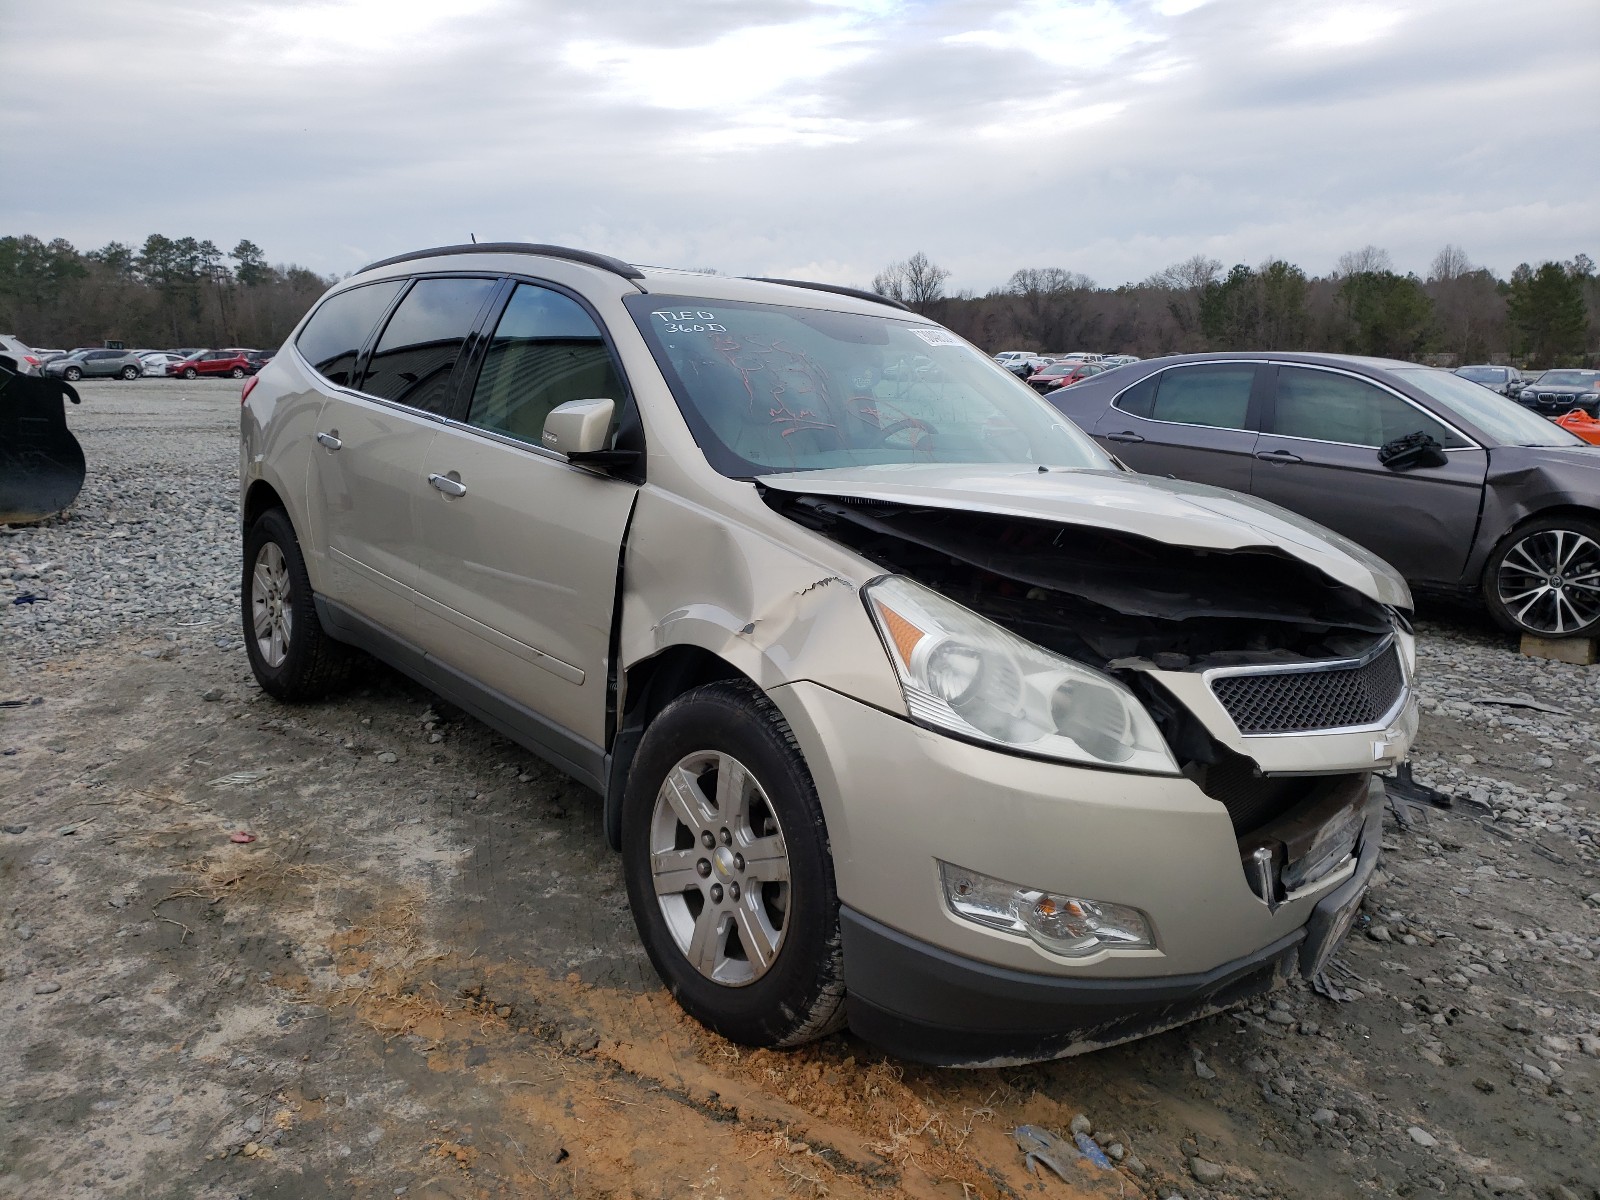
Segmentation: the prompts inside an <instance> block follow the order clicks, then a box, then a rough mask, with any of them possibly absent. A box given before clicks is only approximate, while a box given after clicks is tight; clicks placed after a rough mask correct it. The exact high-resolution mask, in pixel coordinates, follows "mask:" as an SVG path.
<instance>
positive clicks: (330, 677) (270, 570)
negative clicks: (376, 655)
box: [239, 508, 351, 701]
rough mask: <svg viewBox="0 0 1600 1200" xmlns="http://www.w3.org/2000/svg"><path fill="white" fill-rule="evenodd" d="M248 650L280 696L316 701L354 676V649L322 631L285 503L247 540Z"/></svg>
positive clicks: (262, 678) (268, 688) (243, 599)
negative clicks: (351, 649)
mask: <svg viewBox="0 0 1600 1200" xmlns="http://www.w3.org/2000/svg"><path fill="white" fill-rule="evenodd" d="M239 599H240V607H241V609H242V616H243V618H244V642H245V651H246V653H247V654H248V656H249V658H250V669H251V670H252V671H254V672H255V677H256V680H257V682H259V683H260V684H261V687H262V690H263V691H265V692H267V693H268V694H269V695H272V696H275V697H277V698H278V699H279V700H286V701H296V700H317V699H320V698H321V697H323V696H325V695H327V693H328V692H330V691H332V690H333V689H334V688H336V687H338V686H339V685H340V684H342V683H343V682H344V681H345V680H346V678H348V676H349V667H350V661H351V652H350V649H349V648H348V647H347V646H344V645H342V644H341V643H339V642H336V641H334V640H333V639H332V638H330V637H329V636H328V635H327V634H326V633H324V632H323V629H322V622H321V621H319V620H318V619H317V607H316V601H315V598H314V597H313V595H312V592H311V580H310V577H309V576H307V574H306V563H305V558H304V557H303V556H302V555H301V553H300V542H299V540H298V539H297V538H296V537H295V535H294V526H292V525H291V524H290V523H289V517H288V515H287V514H286V513H285V512H284V511H283V509H281V508H272V509H268V510H267V511H266V512H264V513H262V514H261V516H260V517H258V518H257V519H256V522H255V524H254V525H252V526H251V527H250V532H249V533H248V534H246V535H245V539H244V579H243V582H242V585H241V587H240V596H239Z"/></svg>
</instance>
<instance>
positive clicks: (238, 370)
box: [228, 367, 244, 379]
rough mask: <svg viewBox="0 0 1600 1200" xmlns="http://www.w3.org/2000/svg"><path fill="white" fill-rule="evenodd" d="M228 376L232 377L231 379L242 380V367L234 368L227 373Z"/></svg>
mask: <svg viewBox="0 0 1600 1200" xmlns="http://www.w3.org/2000/svg"><path fill="white" fill-rule="evenodd" d="M228 374H229V375H231V376H233V378H235V379H243V378H244V368H243V367H235V368H234V369H233V370H231V371H229V372H228Z"/></svg>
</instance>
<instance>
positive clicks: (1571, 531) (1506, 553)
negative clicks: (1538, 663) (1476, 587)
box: [1483, 516, 1600, 638]
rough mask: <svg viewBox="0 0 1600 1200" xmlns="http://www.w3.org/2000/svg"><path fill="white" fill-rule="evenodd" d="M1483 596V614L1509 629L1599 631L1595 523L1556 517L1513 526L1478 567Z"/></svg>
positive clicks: (1542, 633)
mask: <svg viewBox="0 0 1600 1200" xmlns="http://www.w3.org/2000/svg"><path fill="white" fill-rule="evenodd" d="M1483 598H1484V601H1485V603H1487V605H1488V607H1489V615H1490V616H1492V617H1493V618H1494V619H1495V622H1496V623H1497V624H1498V625H1500V627H1501V628H1503V629H1506V630H1508V631H1509V632H1512V633H1523V634H1528V633H1531V634H1534V635H1535V636H1537V637H1558V638H1569V637H1573V638H1576V637H1593V636H1595V635H1596V634H1597V633H1600V523H1597V522H1596V521H1594V520H1591V519H1588V518H1586V517H1570V516H1559V517H1546V518H1545V519H1543V520H1539V521H1530V522H1529V523H1528V524H1526V525H1522V526H1519V527H1518V528H1516V529H1513V530H1512V531H1511V532H1510V533H1508V534H1506V536H1505V537H1503V538H1502V539H1501V540H1500V544H1499V545H1498V546H1496V547H1495V548H1494V553H1492V554H1491V555H1490V556H1489V563H1488V565H1487V566H1486V567H1484V570H1483Z"/></svg>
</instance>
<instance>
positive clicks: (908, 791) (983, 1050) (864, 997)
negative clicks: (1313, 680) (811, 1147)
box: [770, 683, 1409, 1064]
mask: <svg viewBox="0 0 1600 1200" xmlns="http://www.w3.org/2000/svg"><path fill="white" fill-rule="evenodd" d="M770 695H771V696H772V698H773V700H774V702H775V703H777V705H778V707H779V708H780V709H781V710H782V711H783V713H784V716H785V717H786V718H787V720H788V723H789V726H790V728H791V729H792V730H793V732H794V735H795V737H796V739H797V740H798V742H799V743H800V748H801V751H802V753H803V754H804V755H805V758H806V762H807V765H808V766H809V767H810V770H811V774H812V778H813V780H814V781H815V783H816V787H817V794H818V798H819V799H820V800H821V802H822V807H823V812H824V815H825V818H826V820H827V828H828V837H829V842H830V847H831V850H832V853H833V862H834V875H835V881H836V884H837V888H838V894H839V899H840V901H841V905H842V917H841V919H842V922H843V927H844V938H845V943H844V945H845V963H844V969H845V987H846V990H847V992H848V994H849V1001H848V1005H849V1015H850V1022H851V1025H852V1028H854V1029H855V1030H856V1031H857V1032H858V1033H860V1034H861V1035H862V1036H864V1037H866V1038H868V1039H869V1040H872V1041H874V1042H876V1043H878V1044H880V1045H883V1046H884V1047H886V1048H888V1049H890V1050H893V1051H894V1052H895V1053H897V1054H900V1055H902V1056H904V1057H907V1058H911V1059H918V1060H922V1061H928V1062H935V1063H947V1064H958V1063H963V1064H979V1063H989V1062H1001V1061H1031V1060H1037V1059H1041V1058H1051V1057H1059V1056H1063V1055H1069V1054H1075V1053H1079V1052H1082V1051H1085V1050H1090V1049H1094V1048H1096V1047H1099V1046H1104V1045H1110V1044H1113V1043H1115V1042H1120V1041H1125V1040H1128V1039H1130V1038H1135V1037H1140V1036H1143V1035H1145V1034H1148V1033H1153V1032H1156V1031H1158V1030H1160V1029H1165V1028H1169V1027H1171V1026H1173V1025H1178V1024H1181V1023H1183V1022H1185V1021H1188V1020H1192V1019H1194V1018H1195V1017H1198V1016H1202V1015H1205V1014H1206V1013H1209V1012H1214V1011H1217V1010H1218V1009H1220V1008H1223V1007H1226V1006H1228V1005H1230V1004H1233V1003H1236V1002H1237V1001H1238V1000H1240V999H1243V998H1245V997H1246V996H1249V995H1253V994H1256V993H1259V992H1261V991H1265V990H1267V989H1270V988H1271V987H1273V986H1275V985H1276V984H1277V983H1279V982H1281V981H1282V980H1283V979H1284V978H1285V977H1286V976H1288V975H1291V974H1293V973H1295V972H1296V971H1299V970H1302V969H1304V968H1307V967H1309V966H1310V965H1312V964H1314V963H1315V962H1316V961H1317V960H1318V959H1319V958H1320V955H1321V951H1322V949H1323V944H1324V943H1325V942H1326V941H1327V940H1328V938H1329V937H1330V936H1335V935H1337V934H1340V933H1342V932H1343V929H1342V927H1341V918H1344V917H1347V916H1349V915H1351V914H1352V913H1353V910H1354V906H1355V905H1356V904H1359V902H1360V898H1361V895H1362V893H1363V892H1364V890H1365V888H1366V885H1367V880H1368V878H1369V876H1370V874H1371V872H1372V870H1373V868H1374V866H1375V864H1376V860H1377V853H1378V828H1379V823H1380V822H1381V818H1382V784H1381V781H1379V780H1378V779H1377V777H1376V776H1369V779H1368V784H1367V791H1366V796H1365V800H1364V803H1363V810H1362V811H1363V813H1364V824H1363V827H1362V833H1361V840H1360V845H1359V850H1358V851H1357V854H1356V856H1355V861H1354V862H1351V861H1350V860H1348V859H1347V860H1345V865H1344V866H1342V867H1338V868H1335V869H1333V870H1330V871H1329V872H1328V873H1327V874H1326V875H1324V876H1323V877H1322V879H1321V880H1319V881H1318V882H1314V883H1312V884H1310V885H1307V886H1305V887H1304V888H1302V889H1300V890H1299V891H1296V892H1294V893H1292V894H1290V895H1287V896H1285V897H1283V898H1281V899H1280V901H1279V902H1278V903H1277V904H1276V906H1275V907H1274V906H1269V905H1268V904H1267V903H1264V902H1263V900H1262V899H1260V898H1259V897H1258V896H1257V895H1256V894H1255V893H1254V892H1253V891H1252V890H1251V887H1250V884H1249V882H1248V880H1247V878H1246V875H1245V870H1244V867H1243V865H1242V863H1241V857H1240V856H1241V848H1240V842H1239V838H1238V836H1237V835H1236V834H1235V832H1234V829H1233V825H1232V822H1231V821H1230V819H1229V816H1228V812H1227V810H1226V809H1225V808H1224V806H1223V804H1222V803H1221V802H1220V801H1217V800H1214V799H1212V798H1211V797H1209V796H1207V795H1206V794H1205V793H1203V792H1202V791H1201V790H1200V788H1199V787H1197V786H1196V785H1195V784H1194V783H1193V782H1192V781H1190V780H1189V779H1186V778H1182V777H1173V776H1157V775H1138V774H1131V773H1125V772H1116V771H1105V770H1096V769H1091V768H1086V767H1078V766H1073V765H1070V764H1066V763H1059V762H1045V761H1040V760H1036V759H1028V758H1022V757H1019V756H1016V755H1012V754H1006V753H1002V752H999V751H995V750H991V749H989V748H987V747H983V746H978V745H973V744H971V743H967V742H962V741H958V740H956V739H953V738H949V737H946V736H944V735H942V734H939V733H935V732H933V731H930V730H927V729H923V728H921V727H919V726H916V725H913V724H912V723H910V722H908V721H906V720H905V719H903V718H900V717H896V716H894V715H892V714H890V713H885V712H883V711H881V710H879V709H875V708H872V707H871V706H869V705H865V704H862V703H860V702H859V701H855V700H852V699H850V698H849V697H846V696H842V695H840V694H839V693H837V692H833V691H831V690H829V689H827V688H823V687H820V686H818V685H816V684H811V683H793V684H786V685H783V686H780V687H777V688H774V689H772V691H771V692H770ZM1405 740H1409V739H1405ZM1368 753H1369V754H1370V750H1369V752H1368ZM1369 761H1370V759H1369ZM941 860H942V861H945V862H949V863H954V864H957V865H959V866H961V867H963V868H965V869H967V870H970V871H977V872H981V873H983V874H986V875H990V876H992V877H994V878H997V879H1004V880H1009V881H1012V882H1014V883H1016V884H1018V885H1020V886H1025V887H1030V888H1038V889H1040V890H1044V891H1052V892H1056V893H1058V894H1064V895H1077V896H1088V897H1092V898H1094V899H1097V900H1102V901H1109V902H1111V903H1114V904H1125V905H1130V906H1133V907H1135V908H1138V909H1140V910H1141V911H1142V912H1143V913H1145V914H1146V915H1147V917H1148V918H1149V921H1150V924H1151V927H1152V929H1153V930H1154V932H1155V937H1156V947H1157V948H1156V949H1153V950H1151V949H1144V950H1109V949H1108V950H1102V951H1100V952H1099V953H1098V954H1095V955H1091V956H1088V957H1085V958H1081V959H1069V958H1064V957H1062V956H1059V955H1055V954H1051V953H1049V952H1047V951H1045V950H1044V949H1042V948H1041V947H1039V946H1038V945H1036V944H1035V943H1034V942H1033V941H1032V940H1030V939H1028V938H1026V937H1023V936H1018V935H1015V934H1011V933H1007V932H1002V931H999V930H993V929H988V928H985V927H982V926H978V925H975V924H973V923H972V922H970V921H966V920H963V919H961V918H959V917H957V916H955V915H954V914H953V913H951V911H950V910H949V908H948V907H947V905H946V903H945V899H944V893H943V887H942V884H941V882H940V879H939V871H938V863H939V861H941ZM1308 955H1309V957H1308Z"/></svg>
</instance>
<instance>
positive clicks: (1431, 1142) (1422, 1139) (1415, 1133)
mask: <svg viewBox="0 0 1600 1200" xmlns="http://www.w3.org/2000/svg"><path fill="white" fill-rule="evenodd" d="M1406 1132H1407V1133H1409V1134H1410V1135H1411V1140H1412V1141H1413V1142H1415V1143H1416V1144H1417V1145H1419V1146H1426V1147H1429V1148H1430V1149H1431V1148H1432V1147H1434V1146H1437V1145H1438V1144H1439V1139H1438V1138H1436V1137H1434V1136H1433V1134H1431V1133H1429V1132H1428V1131H1427V1130H1426V1129H1424V1128H1422V1126H1420V1125H1413V1126H1411V1127H1410V1128H1409V1129H1407V1130H1406Z"/></svg>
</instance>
